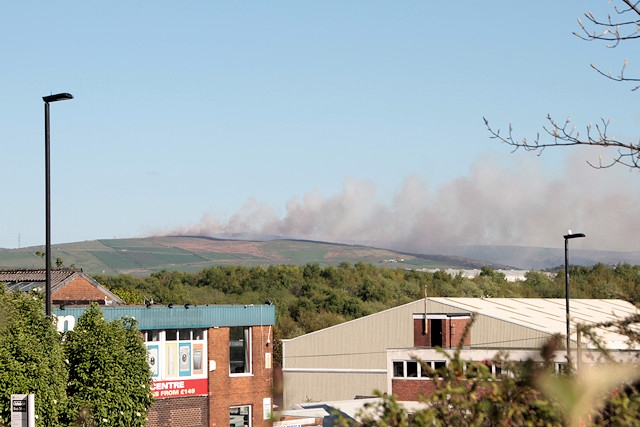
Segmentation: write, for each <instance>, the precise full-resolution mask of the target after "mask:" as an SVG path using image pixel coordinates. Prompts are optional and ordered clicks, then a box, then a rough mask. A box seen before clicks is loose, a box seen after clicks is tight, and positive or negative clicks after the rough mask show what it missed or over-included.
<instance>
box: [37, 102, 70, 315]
mask: <svg viewBox="0 0 640 427" xmlns="http://www.w3.org/2000/svg"><path fill="white" fill-rule="evenodd" d="M67 99H73V95H71V94H70V93H58V94H55V95H49V96H43V97H42V100H43V101H44V183H45V184H44V194H45V196H44V204H45V208H44V216H45V221H44V222H45V254H44V258H45V264H44V265H45V298H46V299H47V300H46V303H45V312H46V314H47V316H51V153H50V151H51V150H50V130H49V128H50V125H49V103H50V102H56V101H64V100H67Z"/></svg>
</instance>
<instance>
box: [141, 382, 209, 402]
mask: <svg viewBox="0 0 640 427" xmlns="http://www.w3.org/2000/svg"><path fill="white" fill-rule="evenodd" d="M151 391H152V392H153V396H154V397H155V398H156V399H167V398H170V397H186V396H200V395H206V394H208V393H209V380H208V379H207V378H199V379H196V380H175V381H154V382H153V383H151Z"/></svg>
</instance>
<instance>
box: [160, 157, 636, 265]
mask: <svg viewBox="0 0 640 427" xmlns="http://www.w3.org/2000/svg"><path fill="white" fill-rule="evenodd" d="M590 155H593V152H591V153H590ZM585 156H587V157H588V155H585V154H584V152H574V153H573V155H572V156H570V157H568V158H567V160H566V162H565V164H564V168H563V170H561V171H559V172H557V171H556V172H555V173H552V172H549V171H548V168H545V167H544V166H542V165H543V162H542V161H541V160H539V159H540V157H536V156H534V155H531V154H528V155H527V156H525V157H522V158H518V157H516V156H513V157H511V158H510V161H509V162H508V163H506V164H501V163H500V162H499V161H498V160H497V159H496V158H495V157H491V156H485V157H483V158H482V159H480V160H478V161H477V162H476V163H475V164H474V165H473V166H472V168H471V169H470V171H469V173H468V175H467V176H464V177H460V178H457V179H454V180H452V181H450V182H448V183H445V184H443V185H441V186H439V187H438V188H436V189H430V188H429V185H428V182H425V181H424V180H421V179H420V178H419V176H418V175H416V174H411V175H409V176H407V177H406V178H405V179H404V182H403V184H402V186H401V188H399V189H398V190H397V192H396V193H395V195H394V196H393V198H392V199H391V200H381V199H380V196H379V195H378V194H377V192H376V188H375V186H374V184H372V183H371V182H367V181H360V180H356V179H353V178H346V179H345V180H344V185H343V189H342V192H341V193H339V194H335V195H330V196H325V195H323V194H321V193H320V192H319V191H317V190H314V191H311V192H309V193H307V194H304V195H302V196H294V197H292V198H291V199H290V200H289V201H288V203H287V204H286V213H285V215H284V216H278V215H276V213H275V210H274V209H273V208H272V207H270V206H269V205H267V204H266V203H264V202H260V201H258V200H256V199H253V198H252V199H249V200H248V201H247V202H246V204H245V205H244V206H243V207H242V208H241V209H240V210H239V211H238V212H237V213H235V214H234V215H233V216H232V217H231V218H230V219H229V220H228V221H224V222H222V221H220V220H218V219H216V218H213V217H211V215H209V214H205V215H204V216H203V218H202V220H201V221H200V223H199V224H196V225H192V226H189V227H183V228H181V229H178V230H173V231H172V232H171V233H170V234H189V235H203V236H216V237H224V236H234V235H243V236H260V235H262V236H277V237H288V238H298V239H310V240H319V241H328V242H336V243H361V244H367V245H375V246H379V247H385V248H390V249H396V250H402V251H410V252H416V253H435V252H437V251H438V248H443V247H447V246H452V245H454V246H457V245H516V246H534V247H556V248H557V247H561V246H562V244H563V239H562V235H563V234H566V232H567V230H568V229H572V230H573V232H583V233H585V234H586V235H587V237H588V238H587V239H583V240H582V241H581V242H580V247H581V248H584V249H600V250H611V251H631V250H638V249H640V243H639V242H640V240H639V239H638V237H640V232H639V231H638V226H637V223H636V220H637V218H639V217H640V198H638V197H637V196H636V195H637V190H638V187H639V186H640V176H639V175H638V173H637V171H628V170H624V168H620V167H618V168H617V169H616V168H612V169H606V170H596V169H593V168H591V167H590V166H588V165H587V164H586V162H585V158H587V157H585Z"/></svg>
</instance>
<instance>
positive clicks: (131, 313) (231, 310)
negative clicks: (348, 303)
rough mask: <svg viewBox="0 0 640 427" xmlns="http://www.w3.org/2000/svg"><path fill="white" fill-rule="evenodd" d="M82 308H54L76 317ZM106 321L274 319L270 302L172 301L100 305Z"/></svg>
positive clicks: (184, 324) (172, 323)
mask: <svg viewBox="0 0 640 427" xmlns="http://www.w3.org/2000/svg"><path fill="white" fill-rule="evenodd" d="M85 310H86V308H67V309H64V310H61V309H55V310H53V314H55V315H56V316H58V317H63V316H73V317H74V318H75V319H76V321H77V319H78V318H79V317H80V316H81V315H82V313H84V311H85ZM100 310H101V311H102V313H103V314H104V318H105V319H106V320H107V321H111V320H116V319H122V318H124V317H132V318H135V319H136V320H137V321H138V329H187V328H212V327H216V326H221V327H228V326H259V325H261V326H268V325H275V323H276V307H275V306H274V305H244V306H243V305H190V306H188V308H187V306H183V305H173V306H172V308H169V307H168V306H160V305H157V306H150V307H148V308H147V307H100Z"/></svg>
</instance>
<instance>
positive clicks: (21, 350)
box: [0, 284, 67, 427]
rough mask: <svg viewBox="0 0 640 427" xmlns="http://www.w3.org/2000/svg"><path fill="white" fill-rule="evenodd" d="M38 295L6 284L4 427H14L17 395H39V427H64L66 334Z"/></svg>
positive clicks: (1, 318) (1, 343) (0, 298)
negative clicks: (13, 402) (11, 426)
mask: <svg viewBox="0 0 640 427" xmlns="http://www.w3.org/2000/svg"><path fill="white" fill-rule="evenodd" d="M43 302H44V299H43V298H42V295H40V294H38V293H35V292H34V293H24V292H10V291H8V290H7V288H6V287H5V286H4V285H2V284H0V425H3V424H4V425H9V422H10V420H11V412H10V407H11V405H10V404H9V400H10V398H11V395H12V394H29V393H33V394H35V409H36V416H37V417H38V418H37V425H38V427H41V426H45V427H53V426H59V425H61V424H60V422H61V420H60V418H61V417H63V415H64V412H65V405H66V393H65V389H66V385H67V368H66V366H65V363H64V355H63V350H62V343H61V340H60V335H59V334H58V332H57V331H56V328H55V325H54V324H53V323H52V322H51V319H49V318H48V317H47V316H46V315H45V313H44V309H43V308H44V304H43Z"/></svg>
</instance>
